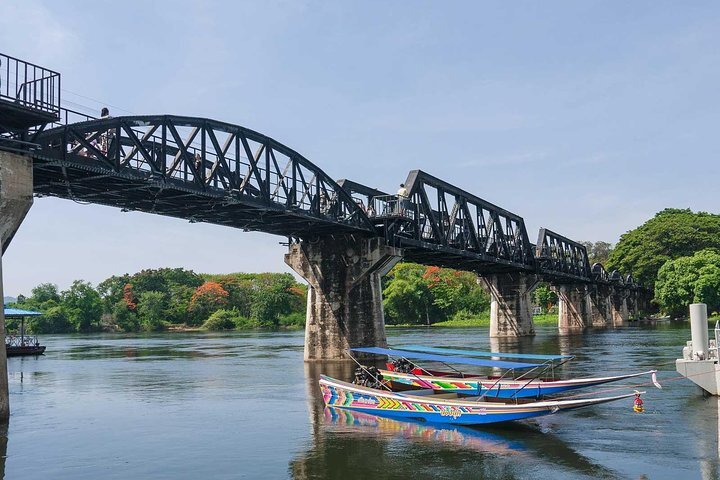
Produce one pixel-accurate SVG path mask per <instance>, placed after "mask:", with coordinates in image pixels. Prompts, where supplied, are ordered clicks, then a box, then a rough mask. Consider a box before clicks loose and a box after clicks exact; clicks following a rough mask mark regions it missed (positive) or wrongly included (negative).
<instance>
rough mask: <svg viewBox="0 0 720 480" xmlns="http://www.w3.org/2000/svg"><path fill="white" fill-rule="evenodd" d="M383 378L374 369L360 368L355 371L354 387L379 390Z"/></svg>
mask: <svg viewBox="0 0 720 480" xmlns="http://www.w3.org/2000/svg"><path fill="white" fill-rule="evenodd" d="M382 380H383V376H382V374H381V373H380V372H379V371H378V369H377V368H376V367H364V366H360V367H358V368H356V369H355V379H354V380H353V383H354V384H355V385H362V386H363V387H370V388H380V387H381V386H382Z"/></svg>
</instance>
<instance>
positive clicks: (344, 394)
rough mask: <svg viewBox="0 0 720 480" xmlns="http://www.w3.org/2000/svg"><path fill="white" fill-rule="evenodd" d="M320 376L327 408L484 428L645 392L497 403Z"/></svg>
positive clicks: (486, 399) (484, 397)
mask: <svg viewBox="0 0 720 480" xmlns="http://www.w3.org/2000/svg"><path fill="white" fill-rule="evenodd" d="M378 386H379V387H380V388H372V387H366V386H362V385H355V384H352V383H347V382H343V381H340V380H335V379H333V378H330V377H328V376H326V375H321V376H320V389H321V391H322V395H323V400H324V402H325V405H327V406H329V407H338V408H346V409H349V410H356V411H361V412H366V413H372V414H374V415H381V416H386V417H391V418H400V419H414V420H420V421H425V422H432V423H450V424H457V425H482V424H488V423H497V422H508V421H513V420H522V419H526V418H533V417H540V416H543V415H551V414H554V413H557V412H560V411H564V410H572V409H576V408H582V407H589V406H592V405H598V404H601V403H607V402H613V401H616V400H622V399H624V398H630V397H634V396H636V395H639V394H641V393H644V392H634V393H628V394H625V395H617V396H613V397H600V398H584V399H575V400H545V401H532V400H521V399H515V400H504V401H503V400H497V399H491V398H489V397H486V396H477V397H472V398H465V399H461V398H460V397H459V396H458V394H457V393H439V392H437V391H435V390H429V389H425V390H417V391H413V392H405V393H401V392H393V391H389V390H382V387H383V385H382V383H381V384H380V385H378Z"/></svg>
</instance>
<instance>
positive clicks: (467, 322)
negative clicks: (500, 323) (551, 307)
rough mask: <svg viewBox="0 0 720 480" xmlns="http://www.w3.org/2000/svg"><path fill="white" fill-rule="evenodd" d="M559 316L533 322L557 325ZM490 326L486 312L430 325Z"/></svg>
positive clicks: (451, 326) (411, 325)
mask: <svg viewBox="0 0 720 480" xmlns="http://www.w3.org/2000/svg"><path fill="white" fill-rule="evenodd" d="M557 319H558V316H557V314H556V313H549V314H543V315H534V316H533V322H534V323H535V325H550V326H552V325H557ZM489 326H490V312H485V313H483V314H482V315H477V316H473V317H463V318H451V319H450V320H445V321H442V322H436V323H432V324H430V327H443V328H477V327H489ZM386 327H388V328H396V327H402V328H407V327H425V325H418V324H398V325H386Z"/></svg>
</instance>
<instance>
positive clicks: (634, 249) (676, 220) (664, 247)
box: [607, 208, 720, 286]
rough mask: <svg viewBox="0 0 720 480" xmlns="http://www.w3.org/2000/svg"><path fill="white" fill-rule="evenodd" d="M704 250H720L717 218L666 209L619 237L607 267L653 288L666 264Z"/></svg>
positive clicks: (719, 220)
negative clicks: (630, 274) (629, 274)
mask: <svg viewBox="0 0 720 480" xmlns="http://www.w3.org/2000/svg"><path fill="white" fill-rule="evenodd" d="M703 249H714V250H720V215H714V214H711V213H705V212H698V213H694V212H692V211H690V210H689V209H685V210H679V209H671V208H668V209H665V210H663V211H662V212H659V213H658V214H656V215H655V217H653V218H651V219H650V220H648V221H647V222H645V223H644V224H642V225H641V226H639V227H637V228H636V229H634V230H631V231H629V232H627V233H625V234H624V235H622V236H621V237H620V241H619V242H618V243H617V245H616V246H615V248H614V249H613V250H612V252H610V256H609V258H608V265H607V267H608V270H613V269H617V270H619V271H620V272H622V273H623V274H628V273H632V275H633V277H634V278H635V280H636V281H638V282H639V283H641V284H643V285H646V286H652V285H653V284H654V283H655V280H656V277H657V274H658V271H659V270H660V267H662V266H663V265H664V264H665V262H667V261H669V260H675V259H677V258H680V257H688V256H692V255H693V254H695V253H696V252H699V251H700V250H703Z"/></svg>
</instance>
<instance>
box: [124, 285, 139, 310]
mask: <svg viewBox="0 0 720 480" xmlns="http://www.w3.org/2000/svg"><path fill="white" fill-rule="evenodd" d="M123 300H124V301H125V305H127V308H128V310H132V311H133V312H134V311H135V309H136V308H137V302H136V300H135V294H134V293H133V287H132V284H131V283H126V284H125V287H123Z"/></svg>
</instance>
